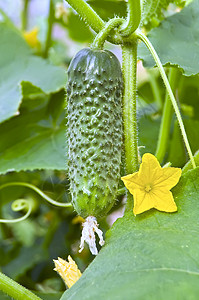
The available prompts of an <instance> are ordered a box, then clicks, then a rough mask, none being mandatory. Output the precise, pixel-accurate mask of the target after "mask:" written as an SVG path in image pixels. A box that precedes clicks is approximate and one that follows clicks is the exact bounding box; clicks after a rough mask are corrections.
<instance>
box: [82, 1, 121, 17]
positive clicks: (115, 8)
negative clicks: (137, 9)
mask: <svg viewBox="0 0 199 300" xmlns="http://www.w3.org/2000/svg"><path fill="white" fill-rule="evenodd" d="M88 3H89V4H90V5H91V6H92V8H93V9H94V10H95V11H96V12H97V13H98V14H99V15H100V17H101V18H102V19H104V20H105V21H108V20H109V19H111V18H114V17H115V16H118V17H121V18H122V17H125V16H126V13H127V12H126V10H127V7H126V2H125V1H123V0H89V1H88Z"/></svg>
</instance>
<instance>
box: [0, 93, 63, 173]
mask: <svg viewBox="0 0 199 300" xmlns="http://www.w3.org/2000/svg"><path fill="white" fill-rule="evenodd" d="M0 136H1V143H0V173H6V172H8V171H11V170H12V171H21V170H34V169H57V170H63V169H65V165H66V153H67V149H66V137H65V111H64V91H61V92H59V93H58V94H55V95H54V96H53V97H51V101H50V103H49V105H48V106H44V107H43V108H42V109H38V108H37V109H34V110H30V111H28V110H26V108H24V112H22V113H21V114H20V115H19V116H17V117H14V118H12V119H11V120H8V121H6V122H4V123H3V124H1V125H0Z"/></svg>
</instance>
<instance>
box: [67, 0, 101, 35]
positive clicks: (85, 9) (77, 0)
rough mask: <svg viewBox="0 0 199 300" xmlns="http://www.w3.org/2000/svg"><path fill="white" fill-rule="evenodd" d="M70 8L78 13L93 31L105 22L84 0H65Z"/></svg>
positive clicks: (97, 30) (98, 29) (99, 28)
mask: <svg viewBox="0 0 199 300" xmlns="http://www.w3.org/2000/svg"><path fill="white" fill-rule="evenodd" d="M67 2H68V3H69V4H70V5H71V6H72V8H73V9H74V10H75V11H76V12H77V13H78V14H79V15H80V17H81V18H82V19H83V21H84V22H86V23H87V24H88V25H89V26H90V27H91V28H92V29H93V30H94V31H95V32H99V31H100V30H102V28H103V27H104V25H105V22H104V21H103V20H102V19H101V18H100V17H99V16H98V14H97V13H96V12H95V11H94V10H93V9H92V8H91V7H90V5H89V4H88V3H86V2H85V1H84V0H67Z"/></svg>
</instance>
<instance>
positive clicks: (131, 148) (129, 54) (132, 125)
mask: <svg viewBox="0 0 199 300" xmlns="http://www.w3.org/2000/svg"><path fill="white" fill-rule="evenodd" d="M122 55H123V63H122V67H123V76H124V97H123V123H124V146H125V161H126V172H127V174H129V173H134V172H137V171H138V142H137V119H136V90H137V40H134V41H133V43H132V44H124V45H123V47H122ZM132 206H133V196H132V195H131V194H130V193H129V192H128V194H127V204H126V210H127V211H128V210H131V209H132Z"/></svg>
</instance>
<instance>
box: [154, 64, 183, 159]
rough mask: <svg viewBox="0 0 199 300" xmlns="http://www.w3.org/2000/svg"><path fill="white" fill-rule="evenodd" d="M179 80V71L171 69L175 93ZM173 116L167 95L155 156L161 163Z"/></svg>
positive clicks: (170, 75) (171, 84) (170, 76)
mask: <svg viewBox="0 0 199 300" xmlns="http://www.w3.org/2000/svg"><path fill="white" fill-rule="evenodd" d="M178 79H179V71H178V69H176V68H171V69H170V72H169V83H170V86H171V88H172V90H173V91H175V90H176V86H177V84H178ZM172 115H173V107H172V104H171V101H170V98H169V94H168V93H166V96H165V102H164V108H163V114H162V120H161V124H160V131H159V136H158V144H157V149H156V154H155V156H156V157H157V159H158V160H159V162H160V163H161V162H162V161H163V159H164V157H165V154H166V151H167V147H168V141H169V134H170V129H171V120H172Z"/></svg>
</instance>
